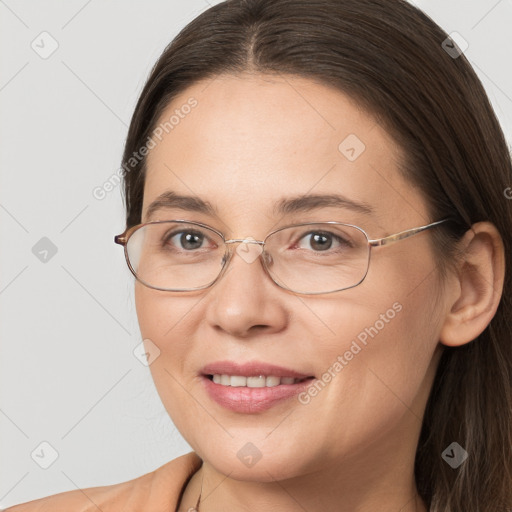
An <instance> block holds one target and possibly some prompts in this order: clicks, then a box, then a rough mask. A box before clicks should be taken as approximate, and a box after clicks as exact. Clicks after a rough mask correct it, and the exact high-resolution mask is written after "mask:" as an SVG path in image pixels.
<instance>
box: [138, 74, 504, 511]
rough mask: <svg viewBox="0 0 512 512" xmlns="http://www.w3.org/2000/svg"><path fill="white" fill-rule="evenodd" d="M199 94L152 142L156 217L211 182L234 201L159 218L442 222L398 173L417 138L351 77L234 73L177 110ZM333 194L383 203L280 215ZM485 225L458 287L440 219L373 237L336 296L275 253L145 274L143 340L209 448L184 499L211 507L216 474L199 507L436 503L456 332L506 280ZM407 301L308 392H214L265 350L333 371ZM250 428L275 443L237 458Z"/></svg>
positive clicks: (375, 230)
mask: <svg viewBox="0 0 512 512" xmlns="http://www.w3.org/2000/svg"><path fill="white" fill-rule="evenodd" d="M190 97H194V98H196V99H197V101H198V105H197V107H196V108H194V109H193V110H192V111H191V113H190V114H188V115H187V116H185V117H184V118H183V119H181V120H180V123H179V125H177V126H175V127H174V129H173V130H172V131H170V132H169V133H168V134H167V135H165V136H164V137H163V139H162V141H161V142H159V143H158V144H157V145H156V147H154V148H153V149H152V150H151V151H150V153H149V155H148V160H147V176H146V182H145V188H144V202H143V216H142V221H143V222H145V221H147V220H150V219H148V218H147V216H146V210H147V207H148V205H149V204H150V203H151V202H152V201H153V200H154V199H155V198H156V197H157V196H158V195H159V194H161V193H162V192H164V191H166V190H173V191H175V192H177V193H182V194H190V195H196V196H199V197H200V198H202V199H204V200H206V201H208V202H210V203H211V204H212V205H214V206H215V207H216V208H217V210H218V215H217V216H214V217H211V216H209V215H206V214H202V213H197V212H187V211H183V210H180V209H168V210H161V211H159V212H157V213H156V214H155V215H154V216H153V218H152V219H151V220H164V219H180V218H185V219H188V220H193V221H199V222H203V223H206V224H208V225H210V226H212V227H214V228H217V229H218V230H219V231H222V232H223V233H224V235H225V237H226V238H246V237H248V236H251V237H253V238H255V239H257V240H263V239H264V238H265V236H266V235H267V234H268V233H269V232H270V231H272V230H273V229H276V227H279V226H281V225H285V224H291V223H299V222H308V221H310V222H315V221H329V220H336V221H340V222H347V223H352V224H355V225H358V226H360V227H362V228H363V229H364V230H365V231H366V232H367V233H368V234H369V235H370V237H371V238H378V237H383V236H386V235H389V234H393V233H397V232H399V231H402V230H405V229H408V228H412V227H416V226H421V225H425V224H428V223H429V222H433V221H435V220H439V219H431V218H429V216H428V214H427V206H426V202H425V200H424V198H423V197H422V195H421V193H420V192H419V191H418V190H416V189H415V188H413V187H412V186H411V184H409V183H407V182H406V181H404V180H403V179H402V178H401V177H400V175H399V173H398V168H397V165H398V162H399V161H400V158H401V157H402V153H401V149H400V148H399V147H398V146H397V145H396V144H395V143H394V142H393V140H392V139H391V137H390V136H389V135H388V134H387V132H386V131H385V130H383V129H382V128H381V126H380V125H379V124H378V123H376V121H375V119H374V118H372V117H371V116H370V115H368V114H367V113H365V112H363V111H362V110H360V109H359V108H358V107H357V105H356V104H355V103H353V101H352V100H351V99H350V98H348V97H347V96H345V95H344V94H342V93H341V92H340V91H338V90H336V89H333V88H330V87H327V86H325V85H321V84H319V83H315V82H312V81H310V80H307V79H303V78H297V77H290V76H281V77H277V76H272V77H270V76H267V75H254V74H252V75H249V74H242V75H237V76H230V75H222V76H218V77H216V78H215V79H214V80H211V81H208V82H202V83H197V84H195V85H193V86H192V87H190V88H188V89H187V90H186V91H184V92H183V93H182V94H181V95H179V96H178V97H176V98H175V99H174V100H173V101H172V103H171V104H170V105H169V106H168V108H167V109H166V111H165V112H164V114H163V115H162V119H169V117H170V116H171V115H172V113H173V112H174V110H175V109H176V108H180V106H181V105H183V104H185V103H186V102H187V100H188V99H189V98H190ZM349 134H356V135H357V137H358V138H359V139H360V140H362V141H363V142H364V144H365V146H366V149H365V151H364V152H363V153H362V154H361V155H360V156H359V157H358V158H357V159H356V160H355V161H353V162H351V161H349V160H348V159H347V158H346V157H345V156H344V155H343V154H342V153H341V152H340V151H339V150H338V146H339V144H340V142H341V141H343V140H344V139H345V138H346V137H347V136H348V135H349ZM333 191H336V192H339V193H343V194H344V195H345V196H347V197H348V198H350V199H353V200H357V201H364V202H366V203H368V204H370V205H371V206H372V207H373V208H374V211H375V213H374V214H373V215H371V216H368V215H364V214H361V213H358V212H354V211H351V210H349V209H346V208H335V207H322V208H320V209H318V210H316V211H311V212H305V213H300V214H294V215H292V216H286V217H282V216H279V215H274V214H273V211H272V208H273V205H274V203H275V202H276V201H278V200H280V199H282V198H284V197H290V196H296V195H301V194H310V193H327V194H328V193H332V192H333ZM474 228H475V230H474V232H469V233H468V234H467V235H466V236H465V237H464V239H463V240H462V242H461V243H462V246H463V248H467V254H468V257H467V259H466V261H465V263H461V264H460V265H459V267H458V269H459V272H458V273H455V272H454V273H450V274H449V277H448V278H447V279H446V280H445V281H444V282H443V283H441V282H440V280H439V275H438V269H437V267H436V263H435V260H434V254H433V250H432V246H431V244H430V237H431V232H430V231H426V232H423V233H421V234H418V235H416V236H414V237H412V238H409V239H406V240H402V241H400V242H398V243H396V244H392V245H389V246H387V247H380V248H374V249H372V258H371V264H370V268H369V272H368V275H367V276H366V279H365V280H364V281H363V282H362V283H361V284H360V285H359V286H357V287H355V288H352V289H348V290H345V291H342V292H337V293H333V294H324V295H316V296H312V295H310V296H306V295H297V294H294V293H293V292H289V291H287V290H284V289H281V288H279V287H278V286H276V285H275V284H274V283H273V282H272V280H271V279H270V278H269V276H268V275H267V274H266V273H265V271H264V269H263V267H262V266H261V264H260V262H259V259H258V260H256V261H255V262H254V263H251V264H249V263H247V262H246V261H244V259H242V258H240V257H239V256H238V255H237V254H236V253H235V255H234V257H233V259H232V261H231V262H230V264H229V268H228V271H227V272H226V274H225V275H224V276H223V277H222V278H221V279H220V280H219V281H218V282H217V283H216V284H215V285H214V286H212V287H211V288H209V289H206V290H201V291H196V292H186V293H176V292H174V293H173V292H163V291H158V290H153V289H150V288H148V287H146V286H144V285H142V284H141V283H139V282H138V281H137V282H136V284H135V299H136V308H137V315H138V319H139V325H140V329H141V334H142V337H143V338H144V339H150V340H151V341H152V342H153V343H154V344H155V345H157V346H158V348H159V349H160V351H161V353H160V356H159V357H158V358H157V359H156V360H155V361H154V362H153V363H152V364H151V366H150V368H151V372H152V376H153V379H154V381H155V384H156V387H157V390H158V392H159V395H160V397H161V399H162V402H163V404H164V406H165V408H166V410H167V411H168V413H169V415H170V417H171V418H172V420H173V422H174V423H175V425H176V427H177V428H178V429H179V431H180V432H181V434H182V435H183V437H184V438H185V439H186V441H187V442H188V443H189V444H190V446H191V447H192V448H193V449H194V450H195V451H196V453H197V454H198V455H199V456H200V457H201V458H202V459H203V461H204V463H203V466H202V467H201V469H200V470H199V471H198V472H196V473H195V474H194V476H193V477H192V479H191V480H190V481H189V483H188V485H187V487H186V489H185V492H184V495H183V497H182V500H181V503H180V508H179V510H182V511H186V510H188V509H189V507H192V506H194V505H195V503H196V501H197V497H198V495H199V493H200V490H201V481H203V491H202V493H203V499H202V501H201V505H200V510H201V512H204V511H206V512H208V511H213V510H215V511H224V510H226V511H227V510H240V511H261V510H267V511H274V510H275V511H277V510H279V511H283V510H286V511H303V510H307V511H309V512H313V511H325V510H337V511H340V512H348V511H355V510H357V511H361V512H363V511H374V510H379V511H383V512H387V511H390V512H391V511H402V512H412V511H426V510H427V509H426V507H425V504H424V503H423V502H422V501H421V500H420V499H419V497H417V492H416V487H415V482H414V476H413V464H414V456H415V451H416V445H417V441H418V437H419V432H420V428H421V421H422V416H423V412H424V409H425V404H426V401H427V398H428V394H429V391H430V389H431V386H432V382H433V378H434V375H435V369H436V367H437V364H438V361H439V356H440V355H441V352H442V348H443V344H446V345H451V346H457V345H461V344H463V343H467V342H469V341H471V340H472V339H474V337H476V336H477V335H478V334H479V333H480V332H481V331H482V330H483V329H485V327H486V325H487V324H488V323H489V321H490V319H491V318H492V316H493V315H494V313H495V311H496V308H497V305H498V302H499V296H500V293H501V286H502V281H503V271H504V268H503V267H504V264H503V256H502V251H503V246H502V243H501V239H500V237H499V234H498V233H497V232H496V230H495V228H494V227H493V226H492V225H491V224H488V223H479V224H478V225H475V227H474ZM434 229H435V228H434ZM475 269H476V270H477V272H474V270H475ZM471 270H473V272H471ZM395 302H398V303H400V304H401V306H402V310H401V311H400V312H399V313H397V314H396V316H395V317H394V318H393V319H392V320H390V321H389V323H386V325H385V327H384V328H383V329H382V330H380V331H379V333H378V335H376V336H375V337H374V338H373V339H369V342H368V344H367V346H365V347H364V348H363V350H361V351H360V352H359V353H358V354H357V355H356V356H355V357H354V358H353V359H352V360H351V361H350V362H349V364H347V365H346V366H345V367H344V368H343V369H342V370H341V371H340V372H339V373H338V374H337V375H336V377H335V378H333V379H332V381H331V382H329V383H328V385H327V386H325V388H324V389H322V391H321V392H320V393H319V394H318V395H317V396H316V397H314V399H312V400H311V401H310V403H308V404H306V405H302V404H300V403H299V402H298V401H297V400H296V399H293V398H292V399H290V400H287V401H285V402H284V403H281V404H280V405H277V406H274V407H272V408H270V409H269V410H267V411H265V412H262V413H258V414H250V415H248V414H240V413H235V412H232V411H229V410H227V409H224V408H223V407H221V406H220V405H218V404H217V403H216V402H213V401H212V400H211V399H210V398H209V396H208V395H207V394H206V392H205V390H204V389H203V385H202V384H203V383H202V380H201V378H200V377H199V373H200V369H201V367H202V366H204V365H205V364H207V363H210V362H214V361H219V360H225V359H229V360H235V361H243V362H246V361H252V360H262V361H265V362H269V363H274V364H279V365H282V366H286V367H289V368H293V369H296V370H298V371H300V372H303V373H305V374H307V375H315V376H316V377H317V378H318V377H319V376H321V375H322V374H323V373H324V372H325V371H326V370H327V369H328V368H329V367H332V365H333V364H334V362H335V361H336V358H337V356H338V355H340V354H341V355H342V354H344V353H345V352H346V351H347V350H348V349H349V347H350V344H351V343H352V341H353V340H354V339H356V337H357V335H358V334H359V333H360V332H361V331H363V330H364V329H365V327H369V326H372V325H374V324H375V322H376V320H378V319H379V315H381V314H383V313H385V312H386V311H387V310H388V309H389V308H391V307H392V305H393V303H395ZM248 442H251V443H253V444H254V445H255V446H256V447H257V448H258V450H259V451H260V452H261V455H262V457H261V459H260V460H259V461H258V462H257V463H256V464H255V465H254V466H252V467H250V468H249V467H246V466H245V465H244V464H242V463H241V462H240V460H239V458H238V457H237V452H238V451H239V450H240V449H241V448H242V447H243V446H244V445H245V444H246V443H248Z"/></svg>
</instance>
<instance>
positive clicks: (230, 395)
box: [201, 361, 315, 414]
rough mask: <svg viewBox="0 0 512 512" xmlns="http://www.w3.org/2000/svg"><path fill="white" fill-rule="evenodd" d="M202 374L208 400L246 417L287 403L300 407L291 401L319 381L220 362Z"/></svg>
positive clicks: (251, 365) (268, 367)
mask: <svg viewBox="0 0 512 512" xmlns="http://www.w3.org/2000/svg"><path fill="white" fill-rule="evenodd" d="M201 373H202V382H203V384H204V389H205V391H206V393H207V394H208V396H209V397H210V398H211V399H212V400H213V401H215V402H216V403H217V404H218V405H220V406H222V407H223V408H224V409H228V410H231V411H233V412H237V413H242V414H254V413H261V412H264V411H266V410H268V409H270V408H271V407H273V406H275V405H277V404H280V403H284V402H287V403H289V404H292V403H295V406H297V405H298V404H299V402H298V401H295V402H292V401H290V399H292V398H293V397H295V396H296V395H297V394H299V393H300V392H301V391H303V390H304V389H305V388H307V386H309V385H311V384H312V383H313V381H314V380H315V377H314V376H312V375H308V374H306V373H301V372H299V371H297V370H292V369H290V368H285V367H283V366H276V365H273V364H267V363H263V362H260V361H253V362H250V363H244V364H239V363H234V362H232V361H219V362H216V363H212V364H208V365H206V366H205V367H203V368H202V369H201ZM244 379H246V381H245V385H243V384H244ZM258 379H259V380H260V381H261V383H260V384H259V385H258V383H257V382H255V381H256V380H258ZM228 380H229V383H228ZM277 381H279V383H277ZM263 382H265V385H263ZM253 384H255V385H253Z"/></svg>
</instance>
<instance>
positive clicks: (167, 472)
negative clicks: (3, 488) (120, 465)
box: [3, 452, 202, 512]
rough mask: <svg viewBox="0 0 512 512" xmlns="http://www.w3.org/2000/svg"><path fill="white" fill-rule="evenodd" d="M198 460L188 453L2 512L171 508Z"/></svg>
mask: <svg viewBox="0 0 512 512" xmlns="http://www.w3.org/2000/svg"><path fill="white" fill-rule="evenodd" d="M201 462H202V461H201V459H200V458H199V457H198V456H197V455H196V454H195V453H194V452H189V453H187V454H185V455H182V456H180V457H178V458H176V459H173V460H171V461H170V462H168V463H166V464H164V465H163V466H160V467H159V468H157V469H155V470H154V471H151V472H150V473H146V474H145V475H142V476H139V477H137V478H134V479H132V480H128V481H126V482H122V483H119V484H114V485H106V486H102V487H89V488H87V489H76V490H73V491H66V492H62V493H59V494H54V495H51V496H46V497H44V498H40V499H37V500H33V501H29V502H26V503H21V504H19V505H15V506H13V507H9V508H7V509H5V510H4V511H3V512H98V510H101V511H102V512H141V511H142V510H147V507H148V506H150V507H151V510H172V508H171V507H172V506H173V504H174V503H177V500H178V497H179V495H180V492H181V490H182V487H183V484H184V482H186V481H187V480H188V478H189V477H190V476H191V475H192V474H193V473H194V472H195V471H196V470H197V469H198V468H199V467H200V465H201Z"/></svg>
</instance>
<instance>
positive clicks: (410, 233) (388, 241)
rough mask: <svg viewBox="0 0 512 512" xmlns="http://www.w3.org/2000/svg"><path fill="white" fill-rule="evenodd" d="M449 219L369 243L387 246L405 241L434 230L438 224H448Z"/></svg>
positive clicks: (374, 245)
mask: <svg viewBox="0 0 512 512" xmlns="http://www.w3.org/2000/svg"><path fill="white" fill-rule="evenodd" d="M447 220H449V219H442V220H438V221H437V222H432V224H427V225H426V226H420V227H418V228H412V229H406V230H405V231H400V233H395V234H394V235H389V236H385V237H384V238H376V239H375V240H368V243H369V244H370V245H371V246H373V247H376V246H379V245H387V244H391V243H393V242H397V241H398V240H403V239H404V238H409V237H410V236H413V235H415V234H416V233H420V232H421V231H425V230H426V229H430V228H433V227H434V226H437V225H438V224H441V223H443V222H446V221H447Z"/></svg>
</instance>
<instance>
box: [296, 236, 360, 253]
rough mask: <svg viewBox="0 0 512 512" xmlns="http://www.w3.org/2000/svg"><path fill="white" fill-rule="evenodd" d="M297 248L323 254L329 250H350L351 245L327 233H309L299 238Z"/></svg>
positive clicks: (347, 241)
mask: <svg viewBox="0 0 512 512" xmlns="http://www.w3.org/2000/svg"><path fill="white" fill-rule="evenodd" d="M297 246H298V247H299V248H301V249H313V251H315V252H323V251H328V250H329V249H350V248H351V247H352V244H351V243H350V241H349V240H346V239H345V238H343V237H341V236H339V235H335V234H334V233H330V232H328V231H310V232H309V233H306V234H305V235H303V236H302V237H301V238H300V240H299V242H298V243H297Z"/></svg>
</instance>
